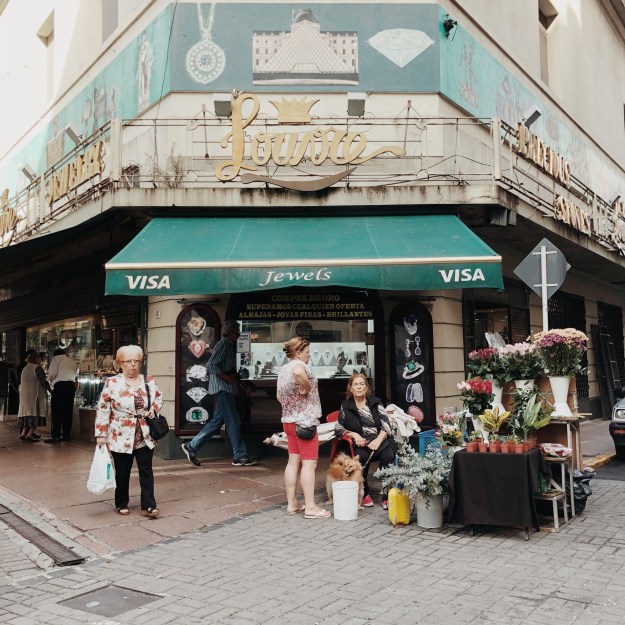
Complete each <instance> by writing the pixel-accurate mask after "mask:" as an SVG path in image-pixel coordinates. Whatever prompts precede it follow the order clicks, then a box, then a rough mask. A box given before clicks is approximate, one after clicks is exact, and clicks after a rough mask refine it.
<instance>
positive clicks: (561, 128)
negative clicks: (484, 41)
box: [440, 11, 622, 198]
mask: <svg viewBox="0 0 625 625" xmlns="http://www.w3.org/2000/svg"><path fill="white" fill-rule="evenodd" d="M444 17H445V13H444V12H443V11H441V12H440V21H441V23H442V20H443V19H444ZM441 41H442V43H441V46H440V54H441V56H440V66H441V92H442V93H443V94H444V95H445V96H447V97H448V98H449V99H450V100H451V101H452V102H455V103H456V104H458V105H459V106H460V107H461V108H463V109H464V110H466V111H467V112H468V113H469V114H470V115H472V116H475V117H486V118H490V117H499V118H501V119H503V120H504V121H506V122H507V123H509V124H511V125H512V126H516V124H517V123H518V122H519V120H520V119H521V118H522V117H523V114H524V113H525V112H526V111H527V109H528V108H529V107H530V106H531V105H537V106H538V107H539V108H540V109H541V111H542V116H541V117H540V118H539V119H538V121H537V122H535V123H534V124H533V125H532V132H533V133H534V134H536V135H538V136H540V137H541V138H542V139H543V140H545V141H546V142H547V143H548V144H549V145H551V146H553V147H554V148H555V149H556V150H557V151H558V152H559V153H560V154H562V156H564V157H565V158H566V159H567V160H568V161H569V163H571V173H572V174H573V175H574V176H576V177H577V178H579V179H580V180H582V181H583V182H584V183H586V184H587V185H588V186H589V187H591V188H593V189H594V190H596V191H597V192H599V193H600V194H601V193H602V192H603V193H604V194H607V195H611V193H612V191H609V190H610V189H612V190H614V189H616V188H618V187H619V186H620V185H621V184H622V173H620V172H619V171H618V170H617V169H616V168H615V167H613V166H611V165H609V164H608V163H607V159H603V158H601V157H600V155H599V153H598V152H597V148H596V147H595V146H593V145H592V144H591V143H590V142H589V141H587V140H586V139H584V138H583V137H582V136H581V135H580V134H579V133H578V132H577V131H576V130H574V128H573V126H572V125H571V124H569V123H568V122H565V121H563V120H562V118H561V117H559V115H558V113H557V111H556V110H554V109H553V108H551V107H550V105H549V104H548V103H546V102H545V101H543V100H541V99H540V98H536V97H535V96H534V94H533V93H532V92H531V91H530V90H529V89H528V88H526V87H525V86H524V85H523V83H522V82H521V81H520V80H518V79H517V78H515V77H514V75H513V74H511V73H510V72H508V71H507V70H506V69H505V67H503V65H501V63H499V62H498V61H497V60H496V59H494V58H493V57H492V56H491V55H490V54H489V53H488V52H487V51H486V50H485V49H484V48H483V47H482V46H480V45H479V44H478V43H477V42H476V41H475V40H474V39H473V38H472V37H471V36H470V35H469V33H467V31H465V30H464V29H463V28H462V27H461V26H457V27H456V28H455V29H454V30H453V31H452V34H451V35H450V37H449V38H445V37H443V38H442V40H441ZM607 195H606V198H607Z"/></svg>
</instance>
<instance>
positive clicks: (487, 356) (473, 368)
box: [467, 347, 506, 386]
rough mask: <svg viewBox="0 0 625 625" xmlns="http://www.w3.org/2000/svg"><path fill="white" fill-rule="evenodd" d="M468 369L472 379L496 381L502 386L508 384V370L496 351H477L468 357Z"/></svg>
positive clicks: (489, 349)
mask: <svg viewBox="0 0 625 625" xmlns="http://www.w3.org/2000/svg"><path fill="white" fill-rule="evenodd" d="M467 369H468V370H469V371H470V373H471V377H472V378H473V377H480V378H486V379H490V380H495V381H496V382H497V383H498V384H499V385H500V386H503V384H504V383H505V382H506V369H505V366H504V363H503V361H502V359H501V357H500V355H499V352H498V351H497V350H496V349H492V348H490V347H489V348H487V349H477V350H474V351H472V352H469V353H468V355H467Z"/></svg>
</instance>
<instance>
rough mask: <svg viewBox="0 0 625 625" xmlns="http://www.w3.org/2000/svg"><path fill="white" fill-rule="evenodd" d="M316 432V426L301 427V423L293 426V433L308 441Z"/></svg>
mask: <svg viewBox="0 0 625 625" xmlns="http://www.w3.org/2000/svg"><path fill="white" fill-rule="evenodd" d="M316 433H317V426H316V425H311V426H310V427H307V428H305V427H303V426H301V425H296V426H295V434H297V438H301V439H302V440H303V441H309V440H311V439H313V438H315V434H316Z"/></svg>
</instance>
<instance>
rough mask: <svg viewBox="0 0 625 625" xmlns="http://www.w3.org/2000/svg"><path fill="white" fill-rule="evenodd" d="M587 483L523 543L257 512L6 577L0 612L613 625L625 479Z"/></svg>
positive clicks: (75, 617) (229, 622) (148, 618)
mask: <svg viewBox="0 0 625 625" xmlns="http://www.w3.org/2000/svg"><path fill="white" fill-rule="evenodd" d="M593 491H594V492H593V495H592V496H591V500H589V505H588V506H587V507H586V510H585V512H584V513H583V515H581V516H578V517H576V518H575V519H574V520H573V521H572V522H571V523H569V524H567V525H565V526H564V527H563V528H562V529H561V531H560V532H559V533H557V534H556V533H546V532H539V533H534V532H532V533H531V534H530V539H529V540H528V541H525V540H524V539H523V531H522V530H515V529H503V528H490V529H488V528H486V529H483V530H481V531H479V532H477V533H476V535H475V536H474V537H471V536H470V535H469V532H468V530H467V529H464V528H457V527H456V528H453V527H448V528H443V529H440V530H423V529H420V528H419V527H418V526H417V525H416V524H415V523H412V524H410V525H408V526H399V527H397V528H393V527H391V526H390V524H389V523H388V521H387V519H386V515H385V514H384V512H383V511H382V510H381V508H379V507H375V508H369V509H365V510H363V511H361V512H360V514H359V519H358V521H354V522H340V521H336V520H334V519H325V520H315V521H308V520H306V519H304V518H303V516H302V515H293V516H287V515H286V514H285V511H284V509H283V508H274V509H268V510H262V511H259V512H257V513H254V514H250V515H248V516H245V517H243V518H236V519H233V520H232V522H223V523H220V524H217V525H214V526H209V527H205V528H204V529H202V530H199V531H193V532H188V533H186V534H184V535H182V536H180V537H177V538H171V539H168V540H163V541H162V542H160V543H159V544H157V545H150V546H148V547H143V548H138V549H133V550H130V551H126V552H124V553H119V554H113V555H110V556H107V557H103V558H96V559H93V560H90V561H88V562H86V563H85V564H83V565H78V566H74V567H65V568H59V569H55V570H52V571H48V572H44V573H39V574H36V575H35V574H33V575H30V576H24V577H22V578H20V579H14V580H12V581H11V582H8V583H6V582H5V583H4V585H2V583H1V582H0V622H2V623H7V624H10V625H44V624H45V625H50V624H52V623H63V625H82V624H84V625H87V624H91V625H121V624H132V625H165V624H172V625H268V624H271V625H287V624H288V625H367V624H370V623H372V622H375V623H379V624H380V625H413V624H414V623H419V625H465V624H480V625H569V624H570V623H574V624H575V625H617V624H618V625H620V624H621V623H623V610H624V607H625V606H624V600H623V593H622V592H621V591H622V590H623V579H625V561H624V559H623V549H624V548H625V540H624V539H623V536H622V527H621V523H620V518H621V516H622V511H623V509H624V507H625V482H618V481H610V480H596V483H593ZM150 523H152V521H150ZM138 593H146V594H140V595H139V594H138ZM139 600H140V601H141V602H142V604H139Z"/></svg>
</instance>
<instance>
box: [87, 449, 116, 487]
mask: <svg viewBox="0 0 625 625" xmlns="http://www.w3.org/2000/svg"><path fill="white" fill-rule="evenodd" d="M109 488H115V471H114V470H113V462H112V461H111V456H110V454H109V450H108V449H107V447H106V445H96V448H95V453H94V454H93V462H92V463H91V471H90V472H89V479H88V480H87V490H88V491H89V492H90V493H93V494H94V495H101V494H102V493H103V492H104V491H105V490H108V489H109Z"/></svg>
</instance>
